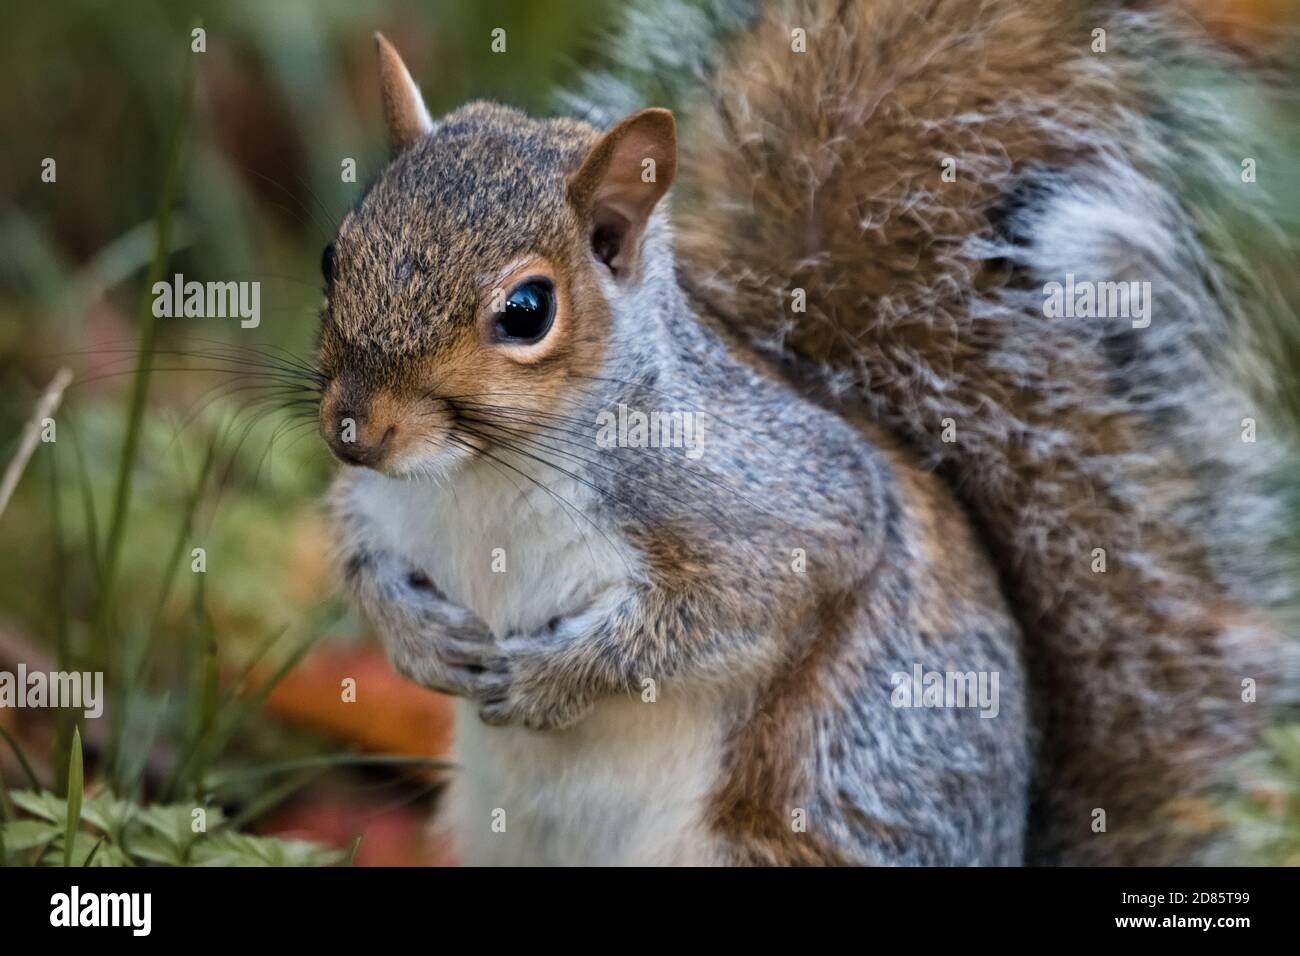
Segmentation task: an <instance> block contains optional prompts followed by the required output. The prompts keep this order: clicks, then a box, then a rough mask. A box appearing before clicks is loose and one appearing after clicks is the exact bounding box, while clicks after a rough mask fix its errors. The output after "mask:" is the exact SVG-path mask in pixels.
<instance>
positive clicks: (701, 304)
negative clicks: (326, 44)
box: [318, 0, 1290, 865]
mask: <svg viewBox="0 0 1300 956" xmlns="http://www.w3.org/2000/svg"><path fill="white" fill-rule="evenodd" d="M1097 26H1104V27H1109V29H1110V31H1111V34H1112V36H1114V37H1115V38H1116V39H1118V38H1119V37H1121V36H1122V37H1123V38H1124V43H1123V44H1119V43H1116V46H1121V45H1122V46H1125V47H1127V48H1128V50H1129V52H1127V53H1119V52H1116V53H1114V54H1110V55H1107V56H1098V55H1095V54H1094V53H1092V52H1091V47H1090V42H1091V38H1092V37H1093V33H1092V31H1093V29H1094V27H1097ZM376 41H377V46H378V52H379V74H380V91H381V95H382V101H383V113H384V118H385V123H386V127H387V130H388V135H389V140H390V146H391V150H392V160H391V162H390V164H389V165H388V166H387V168H386V169H385V170H384V171H383V172H382V173H381V174H380V176H379V177H378V178H377V179H376V180H375V181H374V182H373V183H372V184H371V186H370V187H369V188H368V189H367V190H366V192H365V194H364V195H363V197H362V198H361V199H360V201H359V202H358V203H357V205H356V206H355V208H353V210H352V211H351V212H350V213H349V214H348V215H347V216H346V218H345V219H344V220H343V222H342V223H341V225H340V228H339V230H338V234H337V236H336V238H335V240H334V242H333V243H332V245H331V246H330V247H329V248H328V249H327V250H326V254H325V256H324V260H323V262H322V268H323V272H324V277H325V283H326V301H325V308H324V310H323V314H322V322H321V329H320V338H319V347H318V363H319V368H320V371H321V375H322V377H323V381H324V382H325V383H326V385H325V388H324V393H323V398H322V401H321V406H320V425H321V433H322V436H323V437H324V439H325V440H326V442H327V443H328V444H329V446H330V448H331V449H332V450H333V451H334V453H335V454H336V456H337V457H338V458H339V459H340V460H341V461H343V462H344V463H345V464H347V465H350V466H354V467H345V468H343V469H342V470H341V471H340V474H339V477H338V479H337V481H336V484H335V486H334V488H333V490H332V492H331V495H330V501H329V505H330V514H331V521H332V527H333V535H334V540H335V543H336V553H337V556H338V563H339V567H340V576H341V579H342V581H343V582H344V584H345V587H346V588H347V590H348V592H349V593H350V595H351V596H352V598H353V599H354V601H355V602H356V603H357V605H358V606H359V607H360V609H361V610H362V612H363V613H364V614H365V615H366V617H368V618H369V619H370V621H371V622H372V623H373V624H374V626H375V628H376V630H377V631H378V633H379V635H380V637H381V638H382V640H383V641H384V643H385V646H386V648H387V649H388V652H389V655H390V657H391V658H392V660H393V663H394V665H395V667H396V668H397V669H398V670H399V671H400V672H401V673H403V674H404V675H406V676H407V677H409V678H411V679H413V680H415V681H417V682H419V683H421V684H423V685H425V686H427V687H430V688H433V689H436V690H439V691H443V692H445V693H448V694H451V695H453V696H455V697H456V698H458V700H457V711H456V719H457V730H456V756H457V761H458V763H459V765H460V768H459V770H458V772H457V774H456V776H455V778H454V779H453V781H452V783H451V786H450V792H449V793H448V795H447V798H446V807H445V808H444V814H443V819H444V822H445V824H446V825H447V826H448V828H449V829H450V831H451V835H452V837H453V841H454V844H455V847H456V852H457V854H458V856H459V858H460V859H461V861H462V862H466V863H472V864H480V863H543V864H548V863H549V864H570V863H574V864H582V863H595V864H617V863H644V864H669V863H671V864H679V863H680V864H759V865H771V864H882V865H891V864H899V865H1018V864H1024V863H1032V864H1099V863H1107V864H1111V863H1121V864H1131V863H1153V862H1193V861H1195V860H1197V859H1199V858H1200V857H1199V854H1201V853H1202V852H1203V850H1204V847H1205V845H1206V843H1207V840H1208V837H1207V836H1206V834H1204V833H1203V832H1198V831H1197V828H1196V827H1195V826H1189V825H1188V821H1187V818H1188V817H1189V816H1194V815H1195V812H1196V808H1197V807H1199V806H1202V804H1201V803H1200V801H1203V800H1204V799H1205V797H1206V796H1207V794H1209V793H1211V792H1212V790H1213V788H1214V787H1215V786H1217V785H1219V784H1220V783H1222V781H1223V778H1224V776H1225V773H1227V772H1229V771H1230V768H1231V766H1232V763H1231V761H1232V760H1233V758H1234V757H1236V756H1238V755H1241V754H1244V753H1247V752H1248V751H1249V750H1250V749H1251V748H1252V747H1253V746H1255V743H1256V741H1257V738H1258V734H1259V731H1260V728H1261V727H1262V726H1263V724H1264V723H1265V722H1266V720H1267V714H1268V708H1267V706H1266V704H1264V703H1255V702H1254V701H1255V696H1254V693H1253V692H1252V689H1253V688H1255V687H1256V686H1258V687H1259V688H1260V690H1259V691H1258V693H1259V694H1260V696H1261V697H1263V698H1267V697H1268V696H1269V695H1270V694H1272V691H1273V689H1274V688H1275V687H1276V686H1277V685H1278V684H1279V683H1281V673H1282V664H1281V661H1282V656H1283V652H1282V641H1281V638H1280V636H1279V635H1280V633H1281V625H1280V624H1279V623H1278V622H1279V621H1280V620H1281V619H1282V617H1281V614H1282V611H1283V610H1284V608H1285V604H1286V601H1287V600H1288V599H1289V598H1290V595H1289V593H1288V592H1287V591H1286V589H1285V588H1284V587H1282V586H1280V585H1279V580H1280V575H1278V574H1271V573H1269V570H1270V569H1273V568H1276V567H1277V564H1276V562H1275V560H1274V559H1273V557H1272V552H1271V550H1270V547H1269V546H1270V540H1271V536H1272V535H1273V534H1275V533H1276V528H1277V526H1278V524H1279V523H1280V522H1279V518H1278V515H1279V514H1280V509H1281V507H1282V503H1281V502H1280V500H1278V498H1277V496H1276V495H1273V494H1270V492H1269V491H1268V488H1267V484H1266V478H1267V471H1268V469H1269V468H1270V467H1273V466H1275V465H1276V464H1277V462H1278V460H1279V459H1280V457H1281V456H1282V455H1283V454H1284V452H1285V451H1286V450H1285V449H1283V450H1282V451H1277V452H1275V453H1274V454H1272V455H1270V454H1267V453H1265V452H1264V451H1262V450H1258V449H1259V446H1257V445H1247V444H1245V443H1243V442H1242V440H1241V438H1240V435H1239V432H1238V429H1239V428H1240V424H1241V422H1242V420H1243V419H1252V420H1253V418H1254V417H1257V416H1259V415H1260V414H1261V412H1260V411H1259V409H1260V407H1261V405H1260V401H1259V400H1258V399H1257V398H1256V397H1255V396H1254V395H1253V394H1252V393H1251V392H1250V390H1249V388H1248V387H1247V386H1245V385H1243V384H1240V382H1241V378H1242V377H1241V375H1240V374H1239V373H1240V370H1241V369H1242V368H1245V367H1247V366H1248V364H1249V360H1250V358H1251V356H1250V353H1249V342H1248V341H1246V340H1247V336H1246V332H1247V331H1248V329H1249V324H1248V323H1249V321H1250V320H1251V319H1252V315H1251V312H1250V310H1251V309H1252V308H1253V307H1254V302H1253V300H1252V298H1251V288H1250V286H1249V283H1248V282H1246V281H1245V280H1244V279H1243V277H1242V276H1240V275H1238V274H1235V273H1233V271H1232V270H1231V269H1230V268H1229V267H1228V266H1226V265H1223V264H1221V263H1220V262H1219V261H1217V260H1216V259H1215V258H1214V257H1213V256H1212V255H1211V250H1210V247H1209V243H1208V242H1207V241H1206V240H1205V239H1204V237H1203V234H1202V232H1201V230H1200V229H1199V224H1198V220H1197V209H1196V208H1193V207H1192V206H1191V205H1189V200H1187V198H1186V197H1185V196H1183V195H1182V194H1180V193H1179V192H1178V191H1177V183H1176V182H1175V174H1174V172H1173V170H1172V162H1173V161H1172V160H1171V159H1170V157H1171V155H1172V154H1173V153H1174V152H1177V151H1181V153H1180V155H1181V156H1183V157H1187V156H1189V155H1195V156H1197V157H1201V158H1205V157H1207V156H1208V155H1209V154H1210V153H1211V152H1212V150H1213V146H1212V144H1211V143H1210V142H1208V141H1207V140H1206V139H1205V138H1204V129H1203V125H1204V124H1203V121H1204V120H1205V117H1203V116H1201V115H1199V114H1198V115H1196V116H1194V117H1193V116H1190V115H1184V114H1183V113H1181V112H1179V108H1180V103H1179V101H1178V98H1177V95H1176V93H1175V94H1170V95H1169V98H1167V99H1165V100H1157V93H1156V92H1155V90H1154V88H1153V87H1152V86H1151V85H1150V84H1144V82H1143V61H1142V54H1143V53H1152V51H1156V52H1158V54H1159V56H1160V62H1161V63H1170V62H1175V61H1176V62H1190V63H1207V64H1211V65H1215V64H1218V65H1220V66H1222V65H1224V64H1227V63H1229V62H1230V61H1228V60H1226V59H1225V60H1221V59H1218V57H1219V56H1220V55H1219V54H1217V53H1214V52H1213V51H1211V50H1210V49H1209V47H1207V46H1205V45H1204V44H1202V43H1200V41H1197V40H1196V39H1195V38H1194V37H1190V36H1189V35H1188V34H1187V33H1186V31H1185V28H1184V27H1183V26H1181V25H1180V24H1178V22H1177V20H1176V18H1174V17H1172V16H1166V15H1165V14H1164V13H1162V12H1160V11H1153V10H1150V9H1147V10H1143V11H1141V12H1132V11H1130V10H1128V9H1126V8H1125V7H1124V6H1123V5H1121V4H1107V3H1099V4H1091V5H1084V6H1079V5H1076V4H1070V3H1064V2H1061V0H1017V2H1014V3H1012V2H1010V0H1007V2H1003V0H982V2H979V3H976V2H973V0H933V2H930V3H928V4H926V5H924V8H918V7H917V6H916V5H915V4H913V3H910V2H906V0H872V2H869V3H846V2H831V0H770V2H762V3H750V2H740V0H714V2H705V3H703V4H685V5H684V4H681V3H670V2H665V3H663V4H662V5H661V6H660V7H659V8H658V13H657V14H654V13H651V12H649V11H648V10H647V9H643V8H638V9H637V10H636V11H635V12H634V13H633V14H632V21H631V25H630V28H629V30H628V32H627V35H626V37H625V38H624V39H622V40H620V41H618V45H617V46H616V48H615V53H614V55H613V60H614V61H615V63H614V67H613V72H611V73H609V74H593V75H592V76H591V77H590V78H589V79H588V81H587V83H586V84H585V87H584V88H583V89H582V90H580V91H579V92H578V93H576V94H573V95H572V96H571V97H570V98H569V99H568V100H567V102H568V104H569V105H570V106H572V107H573V110H572V112H576V113H583V114H585V118H583V119H574V118H553V119H533V118H529V117H527V116H525V115H524V114H522V113H520V112H518V111H516V110H513V109H511V108H508V107H505V106H500V105H495V104H490V103H482V102H476V103H471V104H469V105H466V106H464V107H461V108H460V109H458V110H456V111H454V112H452V113H450V114H449V115H447V116H445V117H442V118H441V119H438V120H436V121H435V120H434V119H433V118H432V117H431V116H430V114H429V112H428V110H427V109H426V108H425V105H424V102H423V99H422V97H421V94H420V92H419V89H418V87H417V86H416V84H415V82H414V81H413V79H412V78H411V76H410V74H409V72H408V71H407V69H406V67H405V66H404V64H403V63H402V61H401V59H400V57H399V55H398V54H397V52H396V51H395V50H394V48H393V47H392V46H391V44H389V43H388V42H387V41H386V40H385V39H384V38H383V37H382V36H379V35H377V36H376ZM644 44H652V47H645V46H644ZM1153 55H1154V53H1153ZM620 58H621V60H622V61H623V62H624V63H625V64H626V66H625V67H620V66H619V63H618V61H619V60H620ZM1179 58H1182V59H1179ZM620 71H621V73H620ZM638 71H642V72H643V73H644V72H645V71H650V72H652V73H654V76H655V82H654V83H647V84H642V85H643V86H647V87H653V88H654V89H655V90H656V91H657V94H658V95H659V96H660V97H661V102H668V103H670V105H671V106H672V107H673V111H669V110H668V109H664V108H662V107H655V106H649V107H648V106H646V103H645V101H644V100H643V101H641V102H637V100H638V99H640V98H641V97H642V96H643V95H644V94H642V93H640V92H639V91H638V84H637V82H636V80H637V73H638ZM645 99H647V100H648V99H649V97H648V96H646V97H645ZM624 114H625V115H624ZM618 115H622V118H621V119H615V117H616V116H618ZM679 119H680V121H681V127H680V128H681V134H680V135H681V139H682V144H683V149H682V155H681V156H680V157H679V155H678V137H679V126H678V120H679ZM947 160H952V161H953V162H952V163H948V162H946V161H947ZM945 171H947V172H948V173H953V172H955V176H952V175H947V176H946V175H945ZM674 184H676V185H675V186H674ZM670 187H673V195H672V197H671V199H669V198H667V196H668V193H669V190H670ZM670 202H671V203H672V205H673V209H672V212H673V218H672V224H671V225H670V222H669V210H668V208H667V207H668V205H669V203H670ZM1067 277H1068V279H1067ZM1053 281H1058V282H1061V283H1065V282H1067V281H1068V282H1069V283H1071V284H1073V283H1076V282H1077V283H1088V282H1109V283H1120V282H1129V281H1134V282H1145V283H1149V287H1150V288H1151V290H1152V291H1151V293H1150V298H1149V300H1148V302H1149V306H1150V311H1149V313H1148V317H1149V318H1150V322H1149V324H1147V325H1145V326H1144V325H1142V323H1141V322H1139V321H1132V322H1130V321H1129V319H1128V318H1127V317H1124V318H1115V317H1106V318H1095V317H1085V316H1083V315H1080V316H1079V317H1075V314H1074V311H1073V310H1071V311H1069V312H1068V316H1067V315H1063V314H1056V313H1049V311H1048V309H1047V307H1046V306H1045V304H1044V302H1045V289H1046V288H1047V287H1048V285H1049V284H1050V283H1052V282H1053ZM1135 295H1136V293H1135ZM795 301H799V302H800V307H798V308H796V307H794V302H795ZM1144 321H1145V320H1144ZM1243 341H1245V344H1243ZM1275 444H1277V445H1278V446H1280V445H1281V443H1280V442H1277V443H1275Z"/></svg>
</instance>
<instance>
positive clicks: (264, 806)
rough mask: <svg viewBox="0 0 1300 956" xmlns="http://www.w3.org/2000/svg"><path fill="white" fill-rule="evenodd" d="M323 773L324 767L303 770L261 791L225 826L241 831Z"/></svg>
mask: <svg viewBox="0 0 1300 956" xmlns="http://www.w3.org/2000/svg"><path fill="white" fill-rule="evenodd" d="M324 772H325V768H324V767H318V768H315V769H311V770H303V771H300V772H299V773H297V774H296V775H294V776H292V777H290V778H289V779H288V780H283V781H281V782H280V783H279V784H277V785H276V786H274V787H271V788H269V789H267V790H263V791H262V792H261V793H259V794H258V795H257V797H256V798H255V799H253V800H251V801H249V803H248V804H247V805H246V806H245V807H244V808H243V809H242V810H240V811H239V813H237V814H235V815H234V816H233V817H231V819H230V820H229V821H228V824H227V825H228V826H229V828H230V829H232V830H236V831H241V830H243V829H244V827H246V826H248V824H250V823H252V822H253V821H254V820H256V819H257V818H258V817H261V816H263V815H264V814H266V813H269V812H270V811H271V810H274V809H275V808H276V807H278V806H279V805H280V804H282V803H284V801H286V800H288V799H289V798H290V797H292V796H293V795H294V794H295V793H297V792H298V791H299V790H301V789H302V788H303V787H305V786H307V784H309V783H311V782H312V781H313V780H315V779H316V778H317V777H319V776H320V775H321V774H322V773H324Z"/></svg>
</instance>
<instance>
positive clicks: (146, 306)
mask: <svg viewBox="0 0 1300 956" xmlns="http://www.w3.org/2000/svg"><path fill="white" fill-rule="evenodd" d="M193 91H194V58H193V57H187V58H186V61H185V68H184V79H183V81H182V89H181V97H180V103H179V105H178V107H177V115H176V121H175V123H174V124H173V125H172V135H171V143H170V144H169V146H168V153H167V165H166V166H165V168H164V173H163V181H162V189H161V191H160V193H159V198H158V214H157V216H155V222H156V223H157V224H158V228H157V231H156V232H155V233H154V254H153V260H152V261H151V262H150V264H149V274H148V277H147V278H146V279H145V284H144V289H143V290H142V293H141V296H140V308H139V316H140V339H139V347H138V348H137V351H136V354H137V360H136V372H135V375H134V376H133V379H132V385H131V403H130V406H129V408H128V411H127V419H126V437H125V439H124V440H123V443H122V457H121V460H120V462H119V467H118V473H117V486H116V490H115V492H114V494H113V507H112V511H111V515H110V518H109V525H108V539H107V541H106V543H105V545H104V588H105V592H106V594H107V595H111V593H112V589H113V585H114V583H115V581H116V577H117V563H118V559H119V556H120V554H121V548H122V539H123V535H124V534H125V532H126V513H127V506H128V504H129V502H130V498H131V482H132V478H133V477H134V473H135V458H136V452H137V449H138V447H139V444H140V426H141V422H142V420H143V418H144V406H145V399H146V398H147V397H148V394H149V378H150V373H151V372H152V370H153V353H154V340H155V339H156V337H157V334H158V320H157V318H156V317H155V316H154V314H153V308H152V301H153V287H154V285H155V284H156V283H158V282H160V281H161V280H162V277H163V273H164V272H165V271H166V269H167V260H168V253H169V250H170V248H171V231H172V207H173V205H174V203H175V198H176V193H177V190H178V189H179V187H180V177H181V166H182V159H183V157H184V154H185V141H186V138H187V134H188V131H189V116H190V108H191V106H192V101H193ZM108 603H109V602H107V601H106V602H104V605H107V604H108ZM101 606H103V605H101Z"/></svg>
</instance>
